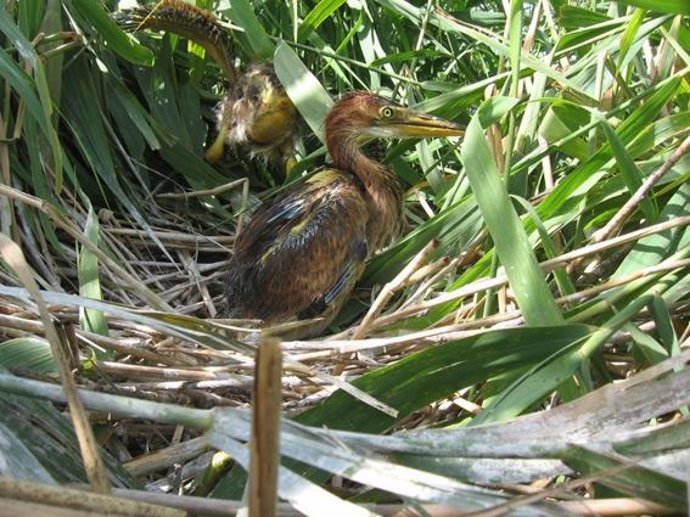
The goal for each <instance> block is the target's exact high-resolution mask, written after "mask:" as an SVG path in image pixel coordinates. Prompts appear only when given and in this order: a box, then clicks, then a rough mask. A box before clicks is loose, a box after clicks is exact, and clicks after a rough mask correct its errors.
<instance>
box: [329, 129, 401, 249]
mask: <svg viewBox="0 0 690 517" xmlns="http://www.w3.org/2000/svg"><path fill="white" fill-rule="evenodd" d="M327 143H328V150H329V152H330V154H331V157H332V158H333V162H334V165H335V167H336V168H337V169H340V170H344V171H347V172H350V173H352V174H354V175H355V176H357V178H358V179H359V181H360V182H361V183H362V186H363V187H364V190H365V192H366V194H367V196H366V197H367V199H368V200H369V205H370V206H369V210H370V215H371V222H370V224H369V227H368V233H370V235H369V243H370V245H371V246H372V249H373V250H374V249H379V248H381V247H383V246H385V245H387V244H388V243H389V242H390V240H391V239H393V238H394V237H396V236H397V234H398V233H399V230H400V224H401V218H402V213H401V212H402V194H401V192H400V187H399V186H398V179H397V177H396V176H395V173H394V172H393V171H392V170H390V169H389V168H388V167H386V166H385V165H383V164H382V163H379V162H377V161H376V160H373V159H371V158H369V157H368V156H367V155H365V154H364V153H363V152H362V151H361V150H360V148H359V145H358V144H357V142H356V141H355V139H354V138H352V137H350V138H348V137H347V135H342V134H339V133H336V134H335V135H329V138H328V142H327Z"/></svg>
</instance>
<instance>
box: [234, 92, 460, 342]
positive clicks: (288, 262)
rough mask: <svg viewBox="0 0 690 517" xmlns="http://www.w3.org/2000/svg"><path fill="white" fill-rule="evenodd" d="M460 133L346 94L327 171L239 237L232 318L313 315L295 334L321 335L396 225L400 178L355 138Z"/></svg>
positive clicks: (335, 112)
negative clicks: (302, 328)
mask: <svg viewBox="0 0 690 517" xmlns="http://www.w3.org/2000/svg"><path fill="white" fill-rule="evenodd" d="M462 134H464V131H463V129H462V128H461V127H460V126H458V125H456V124H453V123H451V122H448V121H446V120H443V119H440V118H437V117H433V116H430V115H427V114H424V113H420V112H418V111H414V110H411V109H407V108H404V107H402V106H399V105H397V104H394V103H392V102H391V101H388V100H386V99H384V98H382V97H380V96H378V95H375V94H373V93H369V92H352V93H348V94H346V95H344V96H343V97H342V98H341V99H340V100H339V101H338V102H336V103H335V105H334V106H333V107H332V108H331V110H330V112H329V114H328V116H327V118H326V145H327V147H328V152H329V153H330V155H331V157H332V159H333V168H326V169H323V170H321V171H319V172H317V173H315V174H314V175H312V176H310V177H308V178H307V179H306V180H304V181H301V182H298V183H296V184H294V185H292V186H290V187H288V188H287V189H286V190H284V191H283V192H281V193H280V194H278V195H276V196H275V197H273V198H271V199H270V200H269V201H268V202H267V203H265V204H264V205H262V206H261V207H259V209H258V210H257V211H256V212H255V213H254V215H253V217H252V220H251V221H250V222H249V224H248V225H246V226H245V227H244V229H243V230H242V232H241V233H240V234H239V235H238V236H237V240H236V242H235V253H234V256H233V258H232V261H231V266H230V267H231V271H230V275H229V279H228V301H229V305H230V308H231V316H232V317H238V318H253V319H254V318H256V319H262V320H264V321H265V322H267V323H281V322H287V321H293V320H302V319H307V318H314V317H319V318H320V319H319V320H318V321H317V322H316V323H315V324H314V325H310V326H306V327H304V330H303V331H302V332H298V333H297V334H299V335H296V334H295V333H293V334H292V335H293V336H295V337H306V336H308V335H314V334H318V333H320V332H322V331H323V330H324V329H325V328H326V327H327V326H328V325H329V323H330V322H331V321H332V320H333V318H334V317H335V316H336V315H337V313H338V311H339V310H340V308H341V307H342V306H343V304H344V303H345V301H346V300H347V298H348V297H349V295H350V293H351V292H352V289H353V288H354V285H355V283H356V281H357V280H358V279H359V278H360V277H361V275H362V273H363V271H364V264H365V261H366V260H367V258H369V257H370V256H371V255H372V254H373V253H374V252H375V251H377V250H379V249H381V248H382V247H384V246H386V245H387V244H389V243H390V242H391V241H392V240H393V239H394V238H395V237H396V236H397V235H398V233H399V231H400V228H401V226H402V217H403V216H402V192H401V190H400V187H399V185H398V181H397V177H396V175H395V173H394V172H393V171H392V170H391V169H389V168H388V167H387V166H385V165H384V164H382V163H379V162H377V161H375V160H373V159H371V158H369V157H367V156H366V155H365V154H364V153H363V152H362V151H361V150H360V148H359V144H360V142H361V140H362V139H363V138H366V137H374V138H380V137H383V138H405V137H443V136H460V135H462Z"/></svg>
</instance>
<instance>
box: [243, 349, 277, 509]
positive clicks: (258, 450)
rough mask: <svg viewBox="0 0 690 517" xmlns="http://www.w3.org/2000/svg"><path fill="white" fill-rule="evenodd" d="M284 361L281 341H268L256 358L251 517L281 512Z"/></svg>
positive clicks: (250, 480) (252, 435)
mask: <svg viewBox="0 0 690 517" xmlns="http://www.w3.org/2000/svg"><path fill="white" fill-rule="evenodd" d="M282 372H283V357H282V352H281V349H280V340H279V339H277V338H266V339H264V340H263V341H262V342H261V345H260V346H259V350H258V351H257V354H256V369H255V374H254V375H255V377H254V393H253V397H252V434H251V441H250V444H249V445H250V457H249V517H275V516H276V515H277V509H278V467H279V466H280V416H281V398H282Z"/></svg>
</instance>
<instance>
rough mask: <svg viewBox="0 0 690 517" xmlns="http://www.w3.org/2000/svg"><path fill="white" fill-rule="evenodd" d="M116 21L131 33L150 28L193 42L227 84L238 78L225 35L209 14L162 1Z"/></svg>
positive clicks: (121, 15) (172, 0)
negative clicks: (206, 55)
mask: <svg viewBox="0 0 690 517" xmlns="http://www.w3.org/2000/svg"><path fill="white" fill-rule="evenodd" d="M117 21H118V23H119V24H120V26H121V27H122V28H124V29H125V30H128V31H131V32H134V31H137V30H141V29H153V30H160V31H166V32H172V33H175V34H179V35H180V36H182V37H184V38H187V39H189V40H191V41H194V42H195V43H198V44H199V45H201V46H202V47H203V48H204V49H205V50H206V52H208V54H209V55H210V56H211V57H212V58H213V60H214V61H215V62H216V63H218V66H220V68H221V69H222V70H223V73H224V74H225V76H226V77H227V78H228V80H229V81H230V82H234V81H235V80H236V79H237V70H236V69H235V65H234V58H233V57H232V54H231V53H230V48H229V42H228V38H227V35H226V33H225V31H224V29H223V28H222V27H221V26H220V24H219V23H218V20H217V19H216V17H215V16H214V15H213V13H211V12H209V11H206V10H204V9H201V8H199V7H196V6H194V5H191V4H188V3H185V2H183V1H181V0H161V1H159V2H156V3H152V4H149V5H143V6H138V7H135V8H133V9H130V10H127V11H122V12H121V13H119V15H118V16H117Z"/></svg>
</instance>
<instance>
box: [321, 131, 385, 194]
mask: <svg viewBox="0 0 690 517" xmlns="http://www.w3.org/2000/svg"><path fill="white" fill-rule="evenodd" d="M327 145H328V152H329V153H330V155H331V158H333V164H334V165H335V167H336V168H337V169H340V170H344V171H348V172H351V173H352V174H354V175H355V176H357V178H359V180H360V181H361V182H362V184H363V185H364V187H365V188H366V189H367V190H368V189H369V188H374V189H376V188H377V187H378V186H379V185H380V184H381V183H386V182H393V181H395V174H393V172H392V171H391V170H390V169H389V168H388V167H386V166H385V165H383V164H382V163H379V162H377V161H376V160H373V159H371V158H369V157H368V156H367V155H366V154H364V153H363V152H362V150H361V149H360V148H359V144H358V142H357V141H356V138H355V137H354V135H349V134H347V132H345V131H342V132H341V131H338V132H333V133H332V134H329V135H328V142H327Z"/></svg>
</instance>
